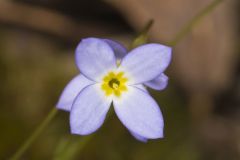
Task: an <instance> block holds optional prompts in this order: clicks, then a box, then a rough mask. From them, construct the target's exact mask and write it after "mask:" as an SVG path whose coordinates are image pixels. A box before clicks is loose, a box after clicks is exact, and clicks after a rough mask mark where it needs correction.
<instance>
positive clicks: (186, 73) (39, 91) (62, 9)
mask: <svg viewBox="0 0 240 160" xmlns="http://www.w3.org/2000/svg"><path fill="white" fill-rule="evenodd" d="M213 1H214V0H168V1H166V0H68V1H66V0H1V1H0V75H1V76H0V77H1V78H0V82H1V89H0V103H1V107H0V126H1V132H0V142H1V143H0V159H8V158H9V157H10V156H11V155H12V154H13V153H14V152H15V151H16V150H17V148H18V147H19V146H20V145H21V144H22V143H23V142H24V140H25V139H27V138H28V137H29V135H30V134H31V133H32V131H33V130H34V129H35V128H36V127H37V126H38V125H39V124H40V123H41V121H42V120H43V119H44V117H46V115H47V114H48V112H49V111H50V110H51V109H52V108H53V107H54V106H55V104H56V102H57V101H58V98H59V95H60V94H61V91H62V90H63V88H64V87H65V85H66V84H67V83H68V82H69V80H71V79H72V78H73V77H74V76H75V75H76V74H78V73H79V72H78V70H77V68H76V66H75V61H74V50H75V47H76V45H77V44H78V42H79V41H80V40H81V38H84V37H104V38H111V39H115V40H117V41H120V42H121V43H123V44H125V46H126V47H128V46H129V44H130V43H131V41H132V40H133V39H134V37H135V36H136V35H137V33H138V32H139V31H140V30H141V29H142V28H143V27H144V25H145V24H146V23H147V22H148V20H149V19H153V20H154V25H153V26H152V28H151V29H150V32H149V40H150V42H158V43H162V44H171V42H172V40H174V39H175V37H176V34H177V33H178V32H179V31H180V29H181V28H182V27H183V26H184V25H185V24H186V23H188V22H189V21H190V20H191V19H192V18H193V17H194V16H195V15H197V14H198V13H199V12H200V11H201V10H202V9H204V8H205V7H206V6H207V5H208V4H210V3H211V2H213ZM239 11H240V2H239V1H238V0H225V1H222V2H221V3H219V5H218V6H216V7H215V8H214V9H213V11H212V12H211V13H209V14H208V15H206V16H205V17H204V18H203V19H202V20H201V21H199V23H198V25H196V26H195V27H194V28H193V29H192V30H191V32H189V33H188V34H187V35H186V36H184V37H183V38H182V39H181V40H180V41H178V43H177V44H176V45H174V47H173V61H172V63H171V65H170V67H169V68H168V70H167V75H168V76H169V77H170V82H169V85H168V88H167V89H166V90H164V91H162V92H157V91H153V90H149V91H150V92H151V94H152V95H153V96H154V98H155V99H156V100H157V102H158V104H159V105H160V106H161V110H162V112H163V116H164V119H165V131H164V133H165V138H164V139H160V140H153V141H149V142H148V143H146V144H145V143H141V142H138V141H137V140H135V139H134V138H133V137H132V136H131V135H130V134H129V133H128V131H127V130H126V129H125V128H124V126H123V125H122V124H121V123H120V121H119V120H118V119H117V117H116V115H115V114H114V115H112V116H110V117H109V118H108V119H107V120H106V121H105V123H104V125H103V126H102V127H101V129H100V130H98V131H97V132H96V133H94V134H93V136H86V137H80V136H73V135H70V132H69V119H68V118H69V113H67V112H64V111H60V112H59V113H58V114H57V116H56V117H55V118H54V120H53V121H52V122H51V124H50V125H49V126H47V128H46V129H45V130H44V132H43V133H42V134H41V136H40V137H39V138H38V139H37V140H36V141H35V142H34V143H33V145H32V146H31V147H30V148H29V149H28V150H27V152H26V153H25V154H24V155H23V157H22V159H24V160H42V159H47V160H48V159H49V160H51V159H53V160H123V159H124V160H158V159H161V160H203V159H204V160H239V159H240V123H239V122H240V59H239V53H240V44H239V42H240V41H239V40H240V38H239V37H240V32H239V31H240V25H239V24H240V22H239V14H240V12H239Z"/></svg>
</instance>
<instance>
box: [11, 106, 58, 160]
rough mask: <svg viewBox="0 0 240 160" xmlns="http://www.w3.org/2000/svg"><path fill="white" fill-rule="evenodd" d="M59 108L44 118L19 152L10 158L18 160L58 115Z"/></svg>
mask: <svg viewBox="0 0 240 160" xmlns="http://www.w3.org/2000/svg"><path fill="white" fill-rule="evenodd" d="M57 111H58V110H57V109H56V108H53V109H52V110H51V111H50V112H49V113H48V115H47V117H46V118H45V119H44V120H43V122H42V123H41V124H40V125H39V126H38V128H37V129H36V130H35V131H34V132H33V134H32V135H31V136H30V137H29V138H28V139H27V140H26V141H25V142H24V143H23V144H22V145H21V147H20V148H19V149H18V150H17V152H16V153H15V154H14V155H13V156H12V157H11V158H10V160H18V159H19V158H20V157H21V156H22V155H23V153H24V152H25V151H26V150H27V149H28V148H29V147H30V145H31V144H32V143H33V142H34V141H35V140H36V138H38V136H39V135H40V134H41V133H42V131H43V130H44V129H45V128H46V126H47V125H48V124H49V123H50V122H51V120H52V119H53V118H54V117H55V116H56V114H57Z"/></svg>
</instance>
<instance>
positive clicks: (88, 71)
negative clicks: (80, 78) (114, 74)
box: [76, 38, 117, 81]
mask: <svg viewBox="0 0 240 160" xmlns="http://www.w3.org/2000/svg"><path fill="white" fill-rule="evenodd" d="M76 63H77V66H78V68H79V69H80V71H81V73H82V74H84V75H85V76H86V77H88V78H89V79H91V80H94V81H100V80H101V79H102V76H103V75H104V74H106V73H107V72H109V71H110V70H113V69H115V68H116V67H117V65H116V58H115V55H114V52H113V50H112V48H111V47H110V46H109V45H108V43H106V42H105V41H104V40H101V39H98V38H86V39H83V40H82V41H81V42H80V43H79V45H78V47H77V49H76Z"/></svg>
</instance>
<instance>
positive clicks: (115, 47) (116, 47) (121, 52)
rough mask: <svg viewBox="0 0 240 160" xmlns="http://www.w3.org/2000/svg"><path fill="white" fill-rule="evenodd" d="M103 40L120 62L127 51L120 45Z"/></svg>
mask: <svg viewBox="0 0 240 160" xmlns="http://www.w3.org/2000/svg"><path fill="white" fill-rule="evenodd" d="M103 40H104V41H105V42H107V43H108V44H109V45H110V46H111V47H112V49H113V51H114V54H115V56H116V58H117V59H118V60H119V61H121V59H122V58H123V57H124V56H125V55H126V54H127V49H126V48H125V47H124V46H123V45H121V44H120V43H118V42H116V41H113V40H110V39H103Z"/></svg>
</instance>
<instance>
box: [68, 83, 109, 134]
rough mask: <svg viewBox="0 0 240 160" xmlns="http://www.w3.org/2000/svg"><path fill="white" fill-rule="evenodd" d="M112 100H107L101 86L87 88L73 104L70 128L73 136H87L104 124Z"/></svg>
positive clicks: (95, 85)
mask: <svg viewBox="0 0 240 160" xmlns="http://www.w3.org/2000/svg"><path fill="white" fill-rule="evenodd" d="M111 102H112V99H110V98H107V97H106V96H105V94H104V93H103V92H102V90H101V88H100V85H99V84H94V85H90V86H87V87H86V88H85V89H83V90H82V92H80V94H79V95H78V96H77V98H76V99H75V101H74V103H73V107H72V110H71V113H70V126H71V132H72V133H73V134H79V135H87V134H91V133H93V132H94V131H96V130H97V129H98V128H99V127H100V126H101V125H102V124H103V122H104V119H105V117H106V114H107V112H108V110H109V107H110V105H111Z"/></svg>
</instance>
